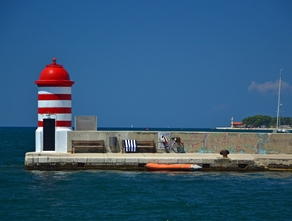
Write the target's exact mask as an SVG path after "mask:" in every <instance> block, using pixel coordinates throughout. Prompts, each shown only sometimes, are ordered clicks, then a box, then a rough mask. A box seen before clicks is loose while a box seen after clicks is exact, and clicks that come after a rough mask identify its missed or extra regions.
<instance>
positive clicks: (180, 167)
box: [146, 163, 202, 171]
mask: <svg viewBox="0 0 292 221" xmlns="http://www.w3.org/2000/svg"><path fill="white" fill-rule="evenodd" d="M146 168H147V170H177V171H191V170H199V169H202V167H201V166H199V165H197V164H179V163H178V164H164V163H147V164H146Z"/></svg>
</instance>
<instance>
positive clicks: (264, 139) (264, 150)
mask: <svg viewBox="0 0 292 221" xmlns="http://www.w3.org/2000/svg"><path fill="white" fill-rule="evenodd" d="M109 137H117V140H118V144H117V146H116V147H110V146H109ZM171 137H180V138H181V139H182V142H183V143H184V147H185V150H186V151H187V153H219V152H220V151H221V150H224V149H228V150H229V152H230V153H237V154H240V153H245V154H280V153H281V154H292V134H277V133H235V132H229V133H228V132H226V133H210V132H209V133H207V132H173V131H172V132H171ZM67 139H68V142H67V144H68V146H67V150H68V152H71V150H72V146H71V141H72V140H104V141H105V145H106V149H107V152H112V153H120V152H121V151H122V140H124V139H135V140H141V141H142V140H154V141H155V142H156V143H157V146H156V147H158V142H159V140H158V131H68V138H67ZM161 151H163V150H158V152H161Z"/></svg>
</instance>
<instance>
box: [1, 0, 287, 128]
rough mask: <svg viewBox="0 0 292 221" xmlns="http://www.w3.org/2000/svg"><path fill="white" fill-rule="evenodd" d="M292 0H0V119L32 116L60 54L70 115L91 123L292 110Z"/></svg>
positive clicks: (199, 122) (196, 121)
mask: <svg viewBox="0 0 292 221" xmlns="http://www.w3.org/2000/svg"><path fill="white" fill-rule="evenodd" d="M291 11H292V1H270V0H263V1H259V0H252V1H249V0H247V1H237V0H224V1H223V0H206V1H203V0H197V1H196V0H191V1H189V0H183V1H181V0H147V1H146V0H135V1H132V0H107V1H98V0H94V1H90V0H86V1H81V0H80V1H74V0H68V1H67V0H61V1H54V0H53V1H32V0H29V1H14V0H9V1H8V0H7V1H1V2H0V39H1V41H0V49H1V50H0V62H1V69H0V71H1V75H0V76H1V80H0V94H1V108H0V126H32V127H34V126H35V127H37V85H35V84H34V82H35V81H36V80H38V79H39V75H40V73H41V71H42V70H43V69H44V68H45V65H46V64H50V63H51V62H52V58H53V57H56V58H57V63H59V64H62V65H63V66H64V68H65V69H66V70H67V71H68V72H69V74H70V78H71V80H74V81H75V84H74V85H73V87H72V109H73V118H74V116H77V115H96V116H97V117H98V126H100V127H130V126H131V125H133V126H134V127H150V128H151V127H152V128H153V127H179V128H214V127H216V126H228V125H229V124H230V118H231V117H234V120H235V121H241V120H242V119H243V118H245V117H248V116H253V115H256V114H262V115H269V116H272V117H275V116H276V110H277V102H278V100H277V97H278V92H277V90H278V80H279V75H280V69H281V68H282V69H283V71H282V80H283V84H282V85H283V87H282V93H281V103H282V104H283V106H282V108H281V113H280V115H282V116H288V117H292V102H291V100H292V77H291V76H292V75H291V74H292V62H291V58H292V13H291Z"/></svg>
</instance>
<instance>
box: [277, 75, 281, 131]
mask: <svg viewBox="0 0 292 221" xmlns="http://www.w3.org/2000/svg"><path fill="white" fill-rule="evenodd" d="M281 82H282V69H280V81H279V92H278V108H277V127H276V128H277V129H278V128H279V124H280V121H279V114H280V105H281V103H280V99H281Z"/></svg>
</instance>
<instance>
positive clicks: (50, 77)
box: [35, 58, 74, 152]
mask: <svg viewBox="0 0 292 221" xmlns="http://www.w3.org/2000/svg"><path fill="white" fill-rule="evenodd" d="M35 84H37V85H38V129H37V130H36V152H42V151H55V152H67V131H69V130H71V126H72V106H71V103H72V102H71V88H72V85H73V84H74V81H71V80H70V76H69V74H68V72H67V71H66V70H65V69H64V68H63V66H62V65H60V64H57V63H56V58H53V62H52V64H49V65H46V67H45V69H44V70H43V71H42V72H41V74H40V78H39V80H37V81H35ZM48 122H49V124H48ZM46 124H48V126H45V125H46ZM44 127H45V129H44ZM46 128H51V129H46ZM52 128H53V129H52ZM52 130H53V132H52Z"/></svg>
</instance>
